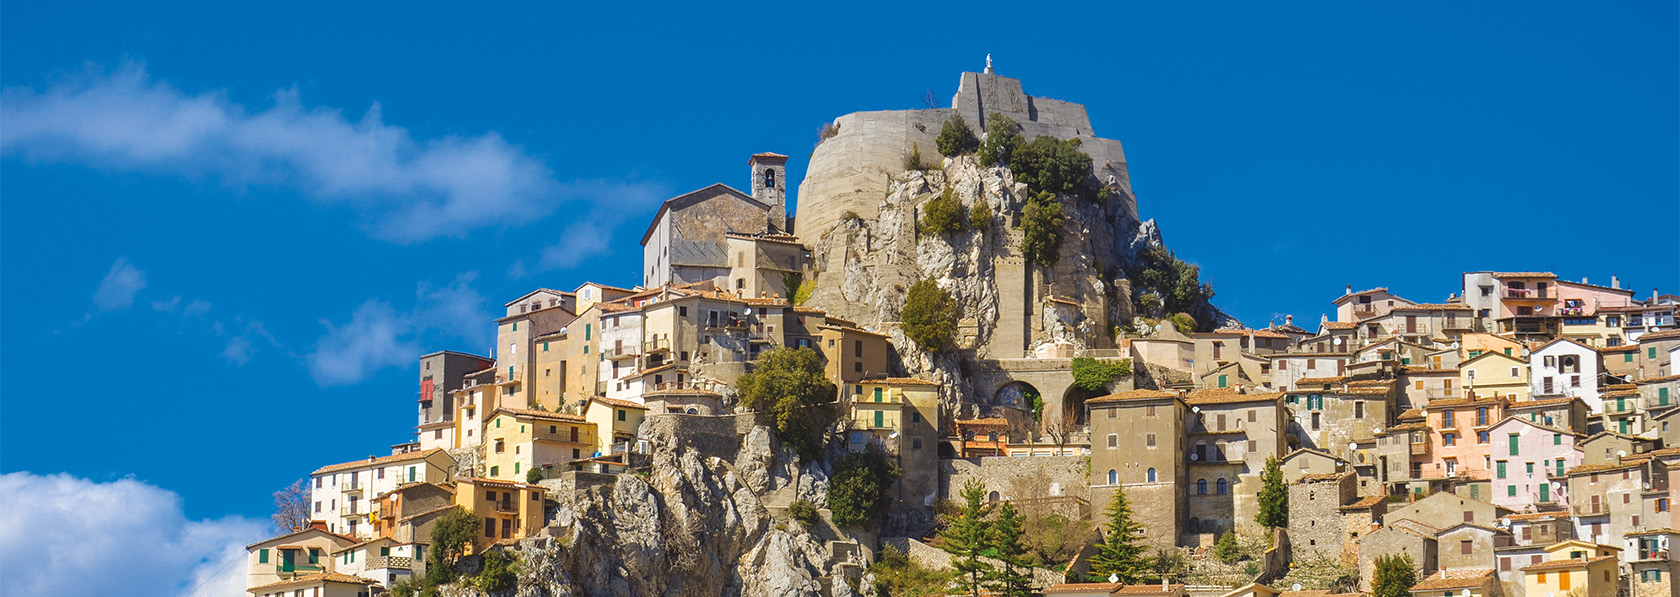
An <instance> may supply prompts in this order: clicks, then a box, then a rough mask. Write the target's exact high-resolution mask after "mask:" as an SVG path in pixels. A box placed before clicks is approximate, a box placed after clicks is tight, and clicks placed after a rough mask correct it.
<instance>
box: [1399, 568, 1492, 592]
mask: <svg viewBox="0 0 1680 597" xmlns="http://www.w3.org/2000/svg"><path fill="white" fill-rule="evenodd" d="M1493 577H1494V574H1493V569H1492V568H1476V569H1471V570H1442V571H1440V572H1436V573H1434V574H1431V575H1429V578H1425V579H1423V582H1420V583H1418V584H1415V585H1412V590H1413V591H1445V590H1448V589H1467V588H1474V587H1480V586H1482V584H1484V583H1486V582H1487V581H1488V580H1490V579H1492V578H1493Z"/></svg>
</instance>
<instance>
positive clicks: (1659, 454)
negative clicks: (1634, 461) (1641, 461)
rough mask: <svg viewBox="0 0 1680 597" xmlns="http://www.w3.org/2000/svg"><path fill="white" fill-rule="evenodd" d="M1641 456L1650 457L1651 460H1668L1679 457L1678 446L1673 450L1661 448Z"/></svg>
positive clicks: (1679, 447) (1679, 449) (1679, 450)
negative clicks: (1671, 457)
mask: <svg viewBox="0 0 1680 597" xmlns="http://www.w3.org/2000/svg"><path fill="white" fill-rule="evenodd" d="M1641 456H1650V457H1651V458H1668V457H1670V456H1680V446H1675V447H1673V448H1663V449H1661V450H1652V451H1650V452H1646V453H1644V454H1642V455H1641Z"/></svg>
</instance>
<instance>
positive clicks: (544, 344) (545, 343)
mask: <svg viewBox="0 0 1680 597" xmlns="http://www.w3.org/2000/svg"><path fill="white" fill-rule="evenodd" d="M543 352H548V343H547V342H544V343H543Z"/></svg>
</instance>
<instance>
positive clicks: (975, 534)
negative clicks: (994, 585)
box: [939, 480, 992, 597]
mask: <svg viewBox="0 0 1680 597" xmlns="http://www.w3.org/2000/svg"><path fill="white" fill-rule="evenodd" d="M962 498H963V504H962V509H961V510H960V511H959V512H958V513H957V517H956V518H954V519H952V520H951V526H950V528H949V529H946V531H945V532H944V533H941V534H940V535H939V539H940V540H941V542H942V543H941V545H940V547H942V548H944V549H945V551H946V552H947V553H950V554H951V555H952V556H953V557H952V558H951V567H952V568H955V569H956V571H957V584H958V585H959V586H961V587H962V589H963V591H965V592H967V593H969V594H970V595H974V596H976V597H978V595H980V589H981V588H982V581H983V580H984V579H985V578H986V577H987V576H989V575H990V574H991V571H992V565H991V564H987V563H986V562H983V561H981V560H980V554H981V553H982V552H984V551H986V548H987V547H989V546H990V545H991V543H992V525H991V523H989V522H987V521H986V517H987V516H990V515H991V513H992V507H991V505H989V504H987V503H986V502H985V499H986V488H985V486H983V485H981V484H980V483H979V482H978V481H974V480H970V481H969V482H968V484H967V485H964V486H963V490H962Z"/></svg>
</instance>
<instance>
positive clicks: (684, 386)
mask: <svg viewBox="0 0 1680 597" xmlns="http://www.w3.org/2000/svg"><path fill="white" fill-rule="evenodd" d="M643 387H644V388H645V389H646V390H645V391H649V392H674V391H682V390H706V389H707V388H705V387H703V386H701V385H700V384H697V383H694V382H692V381H685V382H680V383H679V382H674V381H667V382H664V383H650V384H646V385H645V386H643Z"/></svg>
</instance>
